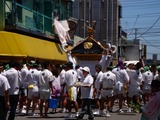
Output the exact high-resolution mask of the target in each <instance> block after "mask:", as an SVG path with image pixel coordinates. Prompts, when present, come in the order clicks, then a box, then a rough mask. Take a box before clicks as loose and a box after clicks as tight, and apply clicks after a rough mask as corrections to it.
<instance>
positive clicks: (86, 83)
mask: <svg viewBox="0 0 160 120" xmlns="http://www.w3.org/2000/svg"><path fill="white" fill-rule="evenodd" d="M82 72H83V76H84V79H83V80H82V81H81V83H82V85H81V99H82V108H81V112H80V114H79V115H78V116H77V118H78V119H83V117H84V115H85V114H88V119H89V120H94V115H93V112H92V108H91V101H92V99H93V90H94V89H93V82H94V79H93V77H92V76H91V74H90V69H89V68H88V67H83V68H82Z"/></svg>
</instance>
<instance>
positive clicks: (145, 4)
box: [120, 0, 160, 60]
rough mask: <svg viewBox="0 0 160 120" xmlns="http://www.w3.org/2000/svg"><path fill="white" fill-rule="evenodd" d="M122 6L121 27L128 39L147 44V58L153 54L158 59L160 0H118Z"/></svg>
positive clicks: (159, 49) (150, 57) (159, 52)
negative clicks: (135, 39) (138, 40)
mask: <svg viewBox="0 0 160 120" xmlns="http://www.w3.org/2000/svg"><path fill="white" fill-rule="evenodd" d="M120 2H121V6H122V16H123V17H122V19H121V24H122V29H123V30H124V31H125V32H126V33H127V34H128V39H129V40H133V39H134V38H135V28H136V29H137V38H138V39H140V40H141V43H142V44H145V45H147V59H152V55H153V54H157V55H158V59H159V60H160V0H120Z"/></svg>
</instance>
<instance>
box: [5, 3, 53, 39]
mask: <svg viewBox="0 0 160 120" xmlns="http://www.w3.org/2000/svg"><path fill="white" fill-rule="evenodd" d="M5 6H6V8H5V30H7V31H14V32H15V31H16V32H20V33H22V32H23V33H24V34H29V35H33V36H35V35H36V36H39V37H46V38H49V39H50V38H51V39H52V38H53V36H54V34H53V30H52V29H53V28H52V18H51V17H48V16H46V15H44V14H42V13H39V12H37V11H34V10H32V9H30V8H28V7H26V6H23V5H21V4H19V3H14V4H13V5H12V7H10V6H11V3H9V2H6V3H5Z"/></svg>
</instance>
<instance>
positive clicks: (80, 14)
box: [73, 0, 121, 60]
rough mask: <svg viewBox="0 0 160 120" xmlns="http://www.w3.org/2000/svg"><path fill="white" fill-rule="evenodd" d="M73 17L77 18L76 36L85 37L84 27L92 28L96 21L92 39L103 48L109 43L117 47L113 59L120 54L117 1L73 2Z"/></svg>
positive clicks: (118, 5)
mask: <svg viewBox="0 0 160 120" xmlns="http://www.w3.org/2000/svg"><path fill="white" fill-rule="evenodd" d="M73 9H74V11H73V16H74V17H75V18H78V20H79V25H78V29H77V32H76V35H78V36H80V37H83V38H85V37H86V36H87V32H86V27H85V26H86V25H89V26H93V21H96V27H95V31H96V33H95V35H94V38H95V39H96V40H97V41H99V42H100V43H101V44H103V45H104V46H105V45H106V43H111V44H113V45H116V46H118V52H117V53H116V54H115V56H114V58H115V59H116V60H117V59H118V56H120V54H121V52H120V51H121V50H120V49H121V25H120V18H121V5H120V2H119V0H75V2H74V3H73Z"/></svg>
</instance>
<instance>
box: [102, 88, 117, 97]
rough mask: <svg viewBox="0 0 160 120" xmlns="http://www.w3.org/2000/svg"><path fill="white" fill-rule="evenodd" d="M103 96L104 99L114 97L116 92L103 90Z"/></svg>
mask: <svg viewBox="0 0 160 120" xmlns="http://www.w3.org/2000/svg"><path fill="white" fill-rule="evenodd" d="M101 95H102V98H106V97H112V96H113V95H114V90H103V91H102V94H101Z"/></svg>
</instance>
